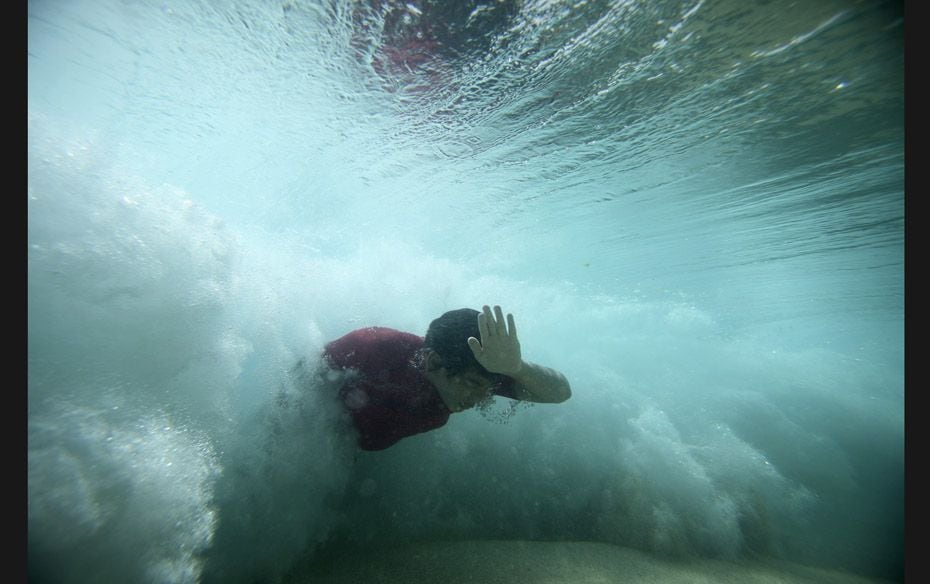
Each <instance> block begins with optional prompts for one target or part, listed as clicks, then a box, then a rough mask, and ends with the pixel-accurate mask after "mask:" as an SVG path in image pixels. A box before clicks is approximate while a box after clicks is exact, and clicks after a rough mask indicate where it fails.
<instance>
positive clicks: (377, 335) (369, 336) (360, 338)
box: [330, 326, 423, 344]
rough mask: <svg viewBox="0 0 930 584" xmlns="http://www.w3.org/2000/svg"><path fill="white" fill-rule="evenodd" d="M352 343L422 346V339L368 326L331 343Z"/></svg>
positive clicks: (411, 334)
mask: <svg viewBox="0 0 930 584" xmlns="http://www.w3.org/2000/svg"><path fill="white" fill-rule="evenodd" d="M339 342H352V343H383V342H390V343H396V342H404V343H414V344H422V343H423V337H421V336H418V335H415V334H413V333H406V332H404V331H399V330H397V329H393V328H389V327H384V326H368V327H365V328H360V329H356V330H354V331H351V332H349V333H346V334H345V335H343V336H341V337H339V338H338V339H336V340H335V341H333V342H332V343H330V344H333V343H339Z"/></svg>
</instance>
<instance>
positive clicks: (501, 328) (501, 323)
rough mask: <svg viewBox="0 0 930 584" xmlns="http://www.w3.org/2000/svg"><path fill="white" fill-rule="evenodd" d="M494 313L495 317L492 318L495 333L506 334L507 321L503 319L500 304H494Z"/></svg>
mask: <svg viewBox="0 0 930 584" xmlns="http://www.w3.org/2000/svg"><path fill="white" fill-rule="evenodd" d="M494 314H495V316H496V317H497V318H496V319H495V320H494V324H496V325H497V334H499V335H506V334H507V321H505V320H504V311H503V310H501V307H500V306H495V307H494Z"/></svg>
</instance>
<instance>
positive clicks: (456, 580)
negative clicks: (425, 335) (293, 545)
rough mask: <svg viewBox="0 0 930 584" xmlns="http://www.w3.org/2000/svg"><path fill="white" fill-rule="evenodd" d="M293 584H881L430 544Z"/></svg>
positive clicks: (617, 551)
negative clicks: (657, 583)
mask: <svg viewBox="0 0 930 584" xmlns="http://www.w3.org/2000/svg"><path fill="white" fill-rule="evenodd" d="M287 582H289V583H290V584H304V583H307V584H309V583H314V584H320V583H322V584H326V583H331V584H347V583H350V582H351V583H352V584H358V583H365V584H401V583H403V584H421V583H422V584H425V583H442V584H595V583H597V584H623V583H635V584H639V583H647V582H648V583H656V582H659V583H663V584H664V583H668V584H684V583H688V584H705V583H706V584H727V583H732V584H801V583H804V584H814V583H818V584H877V583H880V582H886V581H884V580H876V579H871V578H865V577H862V576H856V575H853V574H847V573H843V572H835V571H830V570H823V569H818V568H811V567H807V566H801V565H797V564H790V563H785V562H777V563H774V562H769V563H746V562H741V563H732V562H724V561H718V560H697V561H687V562H679V561H669V560H664V559H659V558H656V557H654V556H651V555H649V554H646V553H644V552H640V551H637V550H633V549H629V548H623V547H618V546H615V545H610V544H605V543H589V542H534V541H459V542H431V543H421V544H414V545H406V546H400V547H396V548H390V549H378V550H372V551H366V552H353V553H345V554H341V555H337V556H333V557H329V558H327V559H325V560H320V561H318V562H316V563H314V564H312V565H309V566H306V567H304V568H302V569H300V570H298V571H297V572H295V573H294V574H292V576H291V577H290V578H289V579H288V580H287Z"/></svg>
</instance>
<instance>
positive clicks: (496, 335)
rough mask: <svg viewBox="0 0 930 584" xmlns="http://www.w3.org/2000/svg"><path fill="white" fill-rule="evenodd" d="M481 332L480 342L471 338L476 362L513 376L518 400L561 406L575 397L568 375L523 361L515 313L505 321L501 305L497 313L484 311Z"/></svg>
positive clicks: (479, 316)
mask: <svg viewBox="0 0 930 584" xmlns="http://www.w3.org/2000/svg"><path fill="white" fill-rule="evenodd" d="M478 332H479V334H480V335H481V340H480V341H479V340H478V339H476V338H475V337H470V338H469V339H468V346H469V347H471V350H472V353H473V354H474V355H475V359H477V360H478V363H480V364H481V365H482V366H483V367H484V368H485V369H487V370H488V371H490V372H492V373H500V374H502V375H507V376H508V377H513V378H514V380H515V381H516V385H515V387H514V393H515V397H516V398H517V399H521V400H524V401H532V402H539V403H560V402H563V401H565V400H567V399H568V398H569V397H571V395H572V390H571V386H570V385H569V383H568V380H567V379H566V378H565V376H564V375H562V374H561V373H559V372H558V371H556V370H554V369H549V368H548V367H543V366H541V365H536V364H535V363H529V362H527V361H524V360H523V356H522V353H521V351H520V341H519V340H518V339H517V327H516V324H515V323H514V320H513V315H512V314H508V315H507V320H506V321H505V320H504V313H503V311H502V310H501V307H500V306H495V307H494V314H492V313H491V308H490V307H489V306H485V307H484V312H482V313H481V314H479V315H478Z"/></svg>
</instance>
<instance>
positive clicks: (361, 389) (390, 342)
mask: <svg viewBox="0 0 930 584" xmlns="http://www.w3.org/2000/svg"><path fill="white" fill-rule="evenodd" d="M463 342H464V341H463ZM422 347H423V338H422V337H419V336H417V335H413V334H410V333H404V332H401V331H398V330H394V329H390V328H384V327H369V328H363V329H359V330H356V331H352V332H351V333H348V334H347V335H345V336H343V337H340V338H339V339H336V340H335V341H332V342H330V343H328V344H327V345H326V347H325V348H324V349H323V356H324V357H325V358H326V360H327V362H328V363H329V365H330V366H332V367H333V368H335V369H343V370H347V371H349V376H348V377H347V379H346V381H345V382H344V383H343V385H342V387H341V388H340V389H339V397H340V399H341V400H342V402H343V403H344V404H345V406H346V408H347V409H348V411H349V414H351V416H352V421H353V422H354V423H355V427H356V429H357V430H358V433H359V438H358V444H359V447H361V448H362V449H363V450H383V449H385V448H387V447H389V446H392V445H393V444H395V443H396V442H397V441H398V440H400V439H401V438H405V437H407V436H412V435H414V434H419V433H421V432H427V431H429V430H434V429H436V428H439V427H440V426H443V425H444V424H445V423H446V422H447V421H448V420H449V414H451V413H452V412H451V411H450V410H449V408H448V407H446V404H445V402H443V401H442V397H440V395H439V392H438V391H437V390H436V388H435V386H433V384H432V383H430V381H429V380H428V379H426V377H425V376H424V375H423V374H422V373H420V371H419V370H418V369H417V367H416V363H415V358H416V353H417V351H418V350H419V349H421V348H422ZM508 379H509V378H508ZM512 388H513V383H512V380H511V381H510V382H509V383H504V384H503V385H502V386H501V387H500V388H498V389H497V390H496V391H495V393H498V394H500V395H505V396H507V397H510V395H511V394H512V391H513V389H512Z"/></svg>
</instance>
